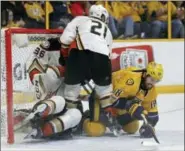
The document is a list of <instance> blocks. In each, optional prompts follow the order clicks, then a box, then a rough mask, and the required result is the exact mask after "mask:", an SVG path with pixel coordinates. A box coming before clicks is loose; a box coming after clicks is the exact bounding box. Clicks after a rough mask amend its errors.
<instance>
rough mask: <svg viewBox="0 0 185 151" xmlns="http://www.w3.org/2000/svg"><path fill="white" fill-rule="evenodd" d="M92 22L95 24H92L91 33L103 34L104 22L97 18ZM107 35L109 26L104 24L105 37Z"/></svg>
mask: <svg viewBox="0 0 185 151" xmlns="http://www.w3.org/2000/svg"><path fill="white" fill-rule="evenodd" d="M92 23H93V25H92V26H91V33H93V34H95V35H98V36H101V35H102V31H101V29H102V28H103V25H102V23H101V22H99V21H96V20H92ZM106 35H107V27H106V26H104V32H103V37H104V38H105V37H106Z"/></svg>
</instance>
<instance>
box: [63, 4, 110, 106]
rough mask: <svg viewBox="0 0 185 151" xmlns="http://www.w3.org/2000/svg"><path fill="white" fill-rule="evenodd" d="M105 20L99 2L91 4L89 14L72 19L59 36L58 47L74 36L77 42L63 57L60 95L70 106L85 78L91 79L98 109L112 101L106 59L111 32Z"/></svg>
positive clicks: (108, 54) (108, 66)
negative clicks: (64, 60) (63, 72)
mask: <svg viewBox="0 0 185 151" xmlns="http://www.w3.org/2000/svg"><path fill="white" fill-rule="evenodd" d="M107 22H108V12H107V10H106V9H105V8H104V7H103V6H101V5H92V6H91V8H90V10H89V16H79V17H76V18H74V19H73V20H72V21H71V22H70V23H69V24H68V25H67V27H66V28H65V30H64V32H63V34H62V36H61V37H60V41H61V43H62V48H67V47H69V45H70V44H71V42H72V41H74V40H75V39H76V43H77V49H72V50H71V51H70V53H69V57H68V58H67V60H66V71H65V90H64V96H65V99H66V102H67V104H68V106H70V107H75V106H76V105H77V104H78V102H79V100H78V96H79V93H80V86H81V82H82V81H84V80H86V79H92V80H93V81H94V83H95V91H96V94H97V96H98V98H99V100H100V102H101V107H102V108H106V107H108V106H110V105H111V104H112V102H111V94H112V85H111V61H110V58H109V57H110V54H111V51H112V49H111V47H112V35H111V32H110V30H109V28H108V26H107ZM63 52H64V50H63Z"/></svg>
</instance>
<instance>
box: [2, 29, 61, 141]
mask: <svg viewBox="0 0 185 151" xmlns="http://www.w3.org/2000/svg"><path fill="white" fill-rule="evenodd" d="M3 32H4V34H3V35H2V30H1V39H2V40H1V110H2V106H3V105H4V106H5V108H6V109H5V110H6V111H5V114H4V115H5V116H7V117H6V118H5V117H4V118H5V119H2V118H3V117H2V115H1V126H2V122H7V124H5V123H4V125H6V126H5V127H3V128H5V131H6V137H7V142H8V143H9V144H13V143H14V141H15V140H14V138H15V135H14V130H13V127H14V119H13V110H14V101H15V97H16V96H17V95H18V93H17V92H19V93H24V90H26V91H28V92H29V88H27V87H28V86H27V83H26V82H29V81H28V78H27V77H28V76H26V74H27V73H24V74H25V77H26V78H25V79H24V80H22V81H21V80H20V78H17V79H18V80H17V79H16V78H15V77H14V71H13V70H14V69H13V68H14V67H13V65H14V64H15V63H16V62H19V61H21V63H19V64H23V65H24V64H25V61H26V59H27V57H28V54H29V53H30V52H31V51H33V49H34V48H35V47H36V46H37V45H38V44H40V43H41V42H42V41H44V40H45V39H47V38H49V37H50V35H52V36H59V35H61V34H62V30H58V29H56V30H55V29H49V30H46V29H23V28H10V29H6V30H5V31H3ZM16 35H19V36H16ZM21 35H24V36H21ZM25 35H26V36H28V39H27V40H26V39H25ZM30 35H31V36H30ZM2 36H4V37H2ZM14 41H17V44H16V42H14ZM24 41H25V43H26V45H24V44H23V47H22V46H20V45H21V43H24ZM24 51H25V52H24ZM19 53H20V55H19ZM4 72H5V74H4ZM19 73H22V72H21V71H19ZM3 74H4V75H3ZM3 77H4V81H3ZM16 80H17V81H16ZM26 91H25V95H22V96H24V97H27V96H26V94H27V93H26ZM30 92H31V88H30ZM2 93H3V94H4V96H2ZM21 99H24V98H21V96H19V97H18V99H17V102H19V100H21ZM17 106H18V105H17ZM1 114H2V112H1ZM1 131H2V127H1Z"/></svg>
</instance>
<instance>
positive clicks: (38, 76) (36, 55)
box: [14, 38, 82, 138]
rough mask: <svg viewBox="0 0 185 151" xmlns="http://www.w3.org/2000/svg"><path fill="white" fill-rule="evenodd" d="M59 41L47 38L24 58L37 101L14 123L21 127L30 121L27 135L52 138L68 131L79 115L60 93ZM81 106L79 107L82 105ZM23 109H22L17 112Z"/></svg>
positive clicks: (80, 116)
mask: <svg viewBox="0 0 185 151" xmlns="http://www.w3.org/2000/svg"><path fill="white" fill-rule="evenodd" d="M60 49H61V43H60V41H59V39H58V38H49V39H48V40H47V41H45V42H43V43H42V44H40V45H39V46H38V47H36V49H35V50H34V51H33V53H32V54H31V56H30V58H29V59H28V61H27V71H28V74H29V77H30V81H31V82H32V84H33V86H34V89H35V97H36V104H35V105H34V107H33V109H32V111H31V113H30V112H29V113H28V114H27V115H26V117H25V119H24V120H23V121H22V122H20V123H18V124H17V125H15V127H14V129H15V130H17V129H20V128H22V127H23V126H25V125H26V124H27V123H31V127H32V130H31V132H30V133H29V134H28V135H27V136H26V138H30V137H31V138H48V137H49V138H51V137H52V138H53V137H56V136H60V137H61V136H66V135H64V134H66V133H67V134H71V130H72V128H74V127H75V126H77V125H78V124H79V123H80V121H81V118H82V114H81V111H79V110H78V109H67V108H66V102H65V99H64V98H63V97H62V96H63V90H64V83H63V79H64V66H60V65H59V63H58V60H59V56H60ZM81 110H82V109H81ZM21 112H23V111H22V110H21V111H19V112H18V113H21Z"/></svg>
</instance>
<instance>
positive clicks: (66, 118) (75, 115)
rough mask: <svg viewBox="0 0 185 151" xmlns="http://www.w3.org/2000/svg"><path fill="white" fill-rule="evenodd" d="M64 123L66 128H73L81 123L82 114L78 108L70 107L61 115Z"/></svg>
mask: <svg viewBox="0 0 185 151" xmlns="http://www.w3.org/2000/svg"><path fill="white" fill-rule="evenodd" d="M59 118H60V119H61V120H62V121H63V124H64V130H67V129H69V128H73V127H75V126H76V125H78V124H79V123H80V120H81V118H82V114H81V112H80V111H79V110H78V109H74V108H73V109H69V110H68V111H67V112H66V113H65V114H64V115H62V116H60V117H59Z"/></svg>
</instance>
